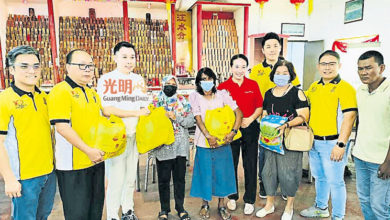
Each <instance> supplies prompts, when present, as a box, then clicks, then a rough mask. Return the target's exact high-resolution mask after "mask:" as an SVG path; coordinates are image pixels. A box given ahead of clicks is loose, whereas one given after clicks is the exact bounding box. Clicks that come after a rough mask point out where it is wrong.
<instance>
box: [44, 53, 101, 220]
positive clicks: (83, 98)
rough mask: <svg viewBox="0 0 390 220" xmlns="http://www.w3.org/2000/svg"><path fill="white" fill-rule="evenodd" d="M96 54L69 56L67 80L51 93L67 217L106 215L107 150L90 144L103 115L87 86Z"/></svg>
mask: <svg viewBox="0 0 390 220" xmlns="http://www.w3.org/2000/svg"><path fill="white" fill-rule="evenodd" d="M94 69H95V66H94V64H93V61H92V57H91V56H90V55H89V54H88V53H87V52H85V51H83V50H73V51H71V52H69V53H68V55H67V56H66V70H67V73H68V75H67V76H66V78H65V80H64V81H63V82H61V83H59V84H57V85H56V86H54V88H53V89H52V90H51V92H50V94H49V100H48V104H49V118H50V123H51V124H52V125H55V129H56V132H55V139H56V146H55V149H56V150H55V158H56V169H57V171H56V173H57V178H58V186H59V190H60V196H61V199H62V204H63V209H64V216H65V219H69V220H73V219H83V220H84V219H85V220H96V219H101V218H102V211H103V203H104V163H101V162H102V161H103V156H104V153H103V152H102V151H100V150H98V149H95V148H92V147H90V146H88V144H89V143H88V140H90V139H91V138H90V135H91V132H90V130H91V127H92V125H93V122H94V121H95V120H97V119H98V117H99V116H100V115H101V105H100V98H99V96H98V94H97V93H96V92H95V91H94V90H93V89H91V88H89V87H88V86H87V83H89V82H90V81H91V80H92V77H93V76H94Z"/></svg>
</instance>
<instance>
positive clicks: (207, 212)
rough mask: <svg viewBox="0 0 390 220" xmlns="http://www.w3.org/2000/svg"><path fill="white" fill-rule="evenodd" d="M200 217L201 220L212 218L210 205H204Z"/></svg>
mask: <svg viewBox="0 0 390 220" xmlns="http://www.w3.org/2000/svg"><path fill="white" fill-rule="evenodd" d="M199 215H200V217H201V219H208V218H210V206H209V205H202V206H201V207H200V212H199Z"/></svg>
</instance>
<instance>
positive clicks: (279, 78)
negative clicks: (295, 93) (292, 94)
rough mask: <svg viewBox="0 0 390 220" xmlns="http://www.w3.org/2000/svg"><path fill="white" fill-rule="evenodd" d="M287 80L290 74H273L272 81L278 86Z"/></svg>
mask: <svg viewBox="0 0 390 220" xmlns="http://www.w3.org/2000/svg"><path fill="white" fill-rule="evenodd" d="M289 81H290V75H277V74H275V75H274V83H275V84H276V85H277V86H279V87H282V86H285V85H287V84H288V83H289Z"/></svg>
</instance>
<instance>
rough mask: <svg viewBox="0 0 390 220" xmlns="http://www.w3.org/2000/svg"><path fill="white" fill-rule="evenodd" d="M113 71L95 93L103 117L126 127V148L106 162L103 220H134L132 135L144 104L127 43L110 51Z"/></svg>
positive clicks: (135, 154) (134, 153)
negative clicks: (107, 117)
mask: <svg viewBox="0 0 390 220" xmlns="http://www.w3.org/2000/svg"><path fill="white" fill-rule="evenodd" d="M113 52H114V60H115V62H116V64H117V68H116V69H115V70H114V71H112V72H109V73H107V74H104V75H103V76H102V77H101V78H100V79H99V81H98V86H97V91H98V94H99V95H100V97H101V99H102V101H101V102H102V106H103V112H104V115H110V114H113V115H116V116H118V117H121V118H122V119H123V122H124V123H125V125H126V133H127V146H126V150H125V152H124V153H123V154H122V155H120V156H118V157H115V158H112V159H109V160H107V161H106V166H107V178H108V186H107V194H106V206H107V219H109V220H112V219H118V220H119V215H118V212H119V207H120V206H122V212H123V214H122V220H137V219H138V218H137V217H136V215H135V213H134V201H133V195H134V189H135V178H136V174H137V162H138V150H137V146H136V140H135V131H136V127H137V123H138V117H139V116H141V115H146V114H148V113H149V110H147V109H146V108H142V107H145V104H146V103H147V102H148V96H147V94H146V91H147V89H146V85H145V81H144V79H143V78H142V76H140V75H138V74H135V73H133V70H134V68H135V66H136V52H135V47H134V46H133V45H132V44H130V43H129V42H125V41H123V42H120V43H118V44H117V45H116V46H115V47H114V51H113Z"/></svg>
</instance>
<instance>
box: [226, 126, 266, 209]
mask: <svg viewBox="0 0 390 220" xmlns="http://www.w3.org/2000/svg"><path fill="white" fill-rule="evenodd" d="M240 131H241V134H242V137H241V138H240V139H238V140H235V141H233V142H232V143H231V147H232V154H233V162H234V170H235V172H236V175H235V176H236V187H237V193H236V194H233V195H230V196H229V199H234V200H238V198H239V193H238V181H237V167H238V161H239V159H240V150H241V152H242V163H243V167H244V176H245V194H244V198H243V199H244V202H245V203H249V204H254V203H255V202H256V189H257V157H258V140H259V133H260V126H259V123H258V122H257V121H256V120H255V121H253V122H252V123H251V124H250V125H249V126H248V127H247V128H240Z"/></svg>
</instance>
